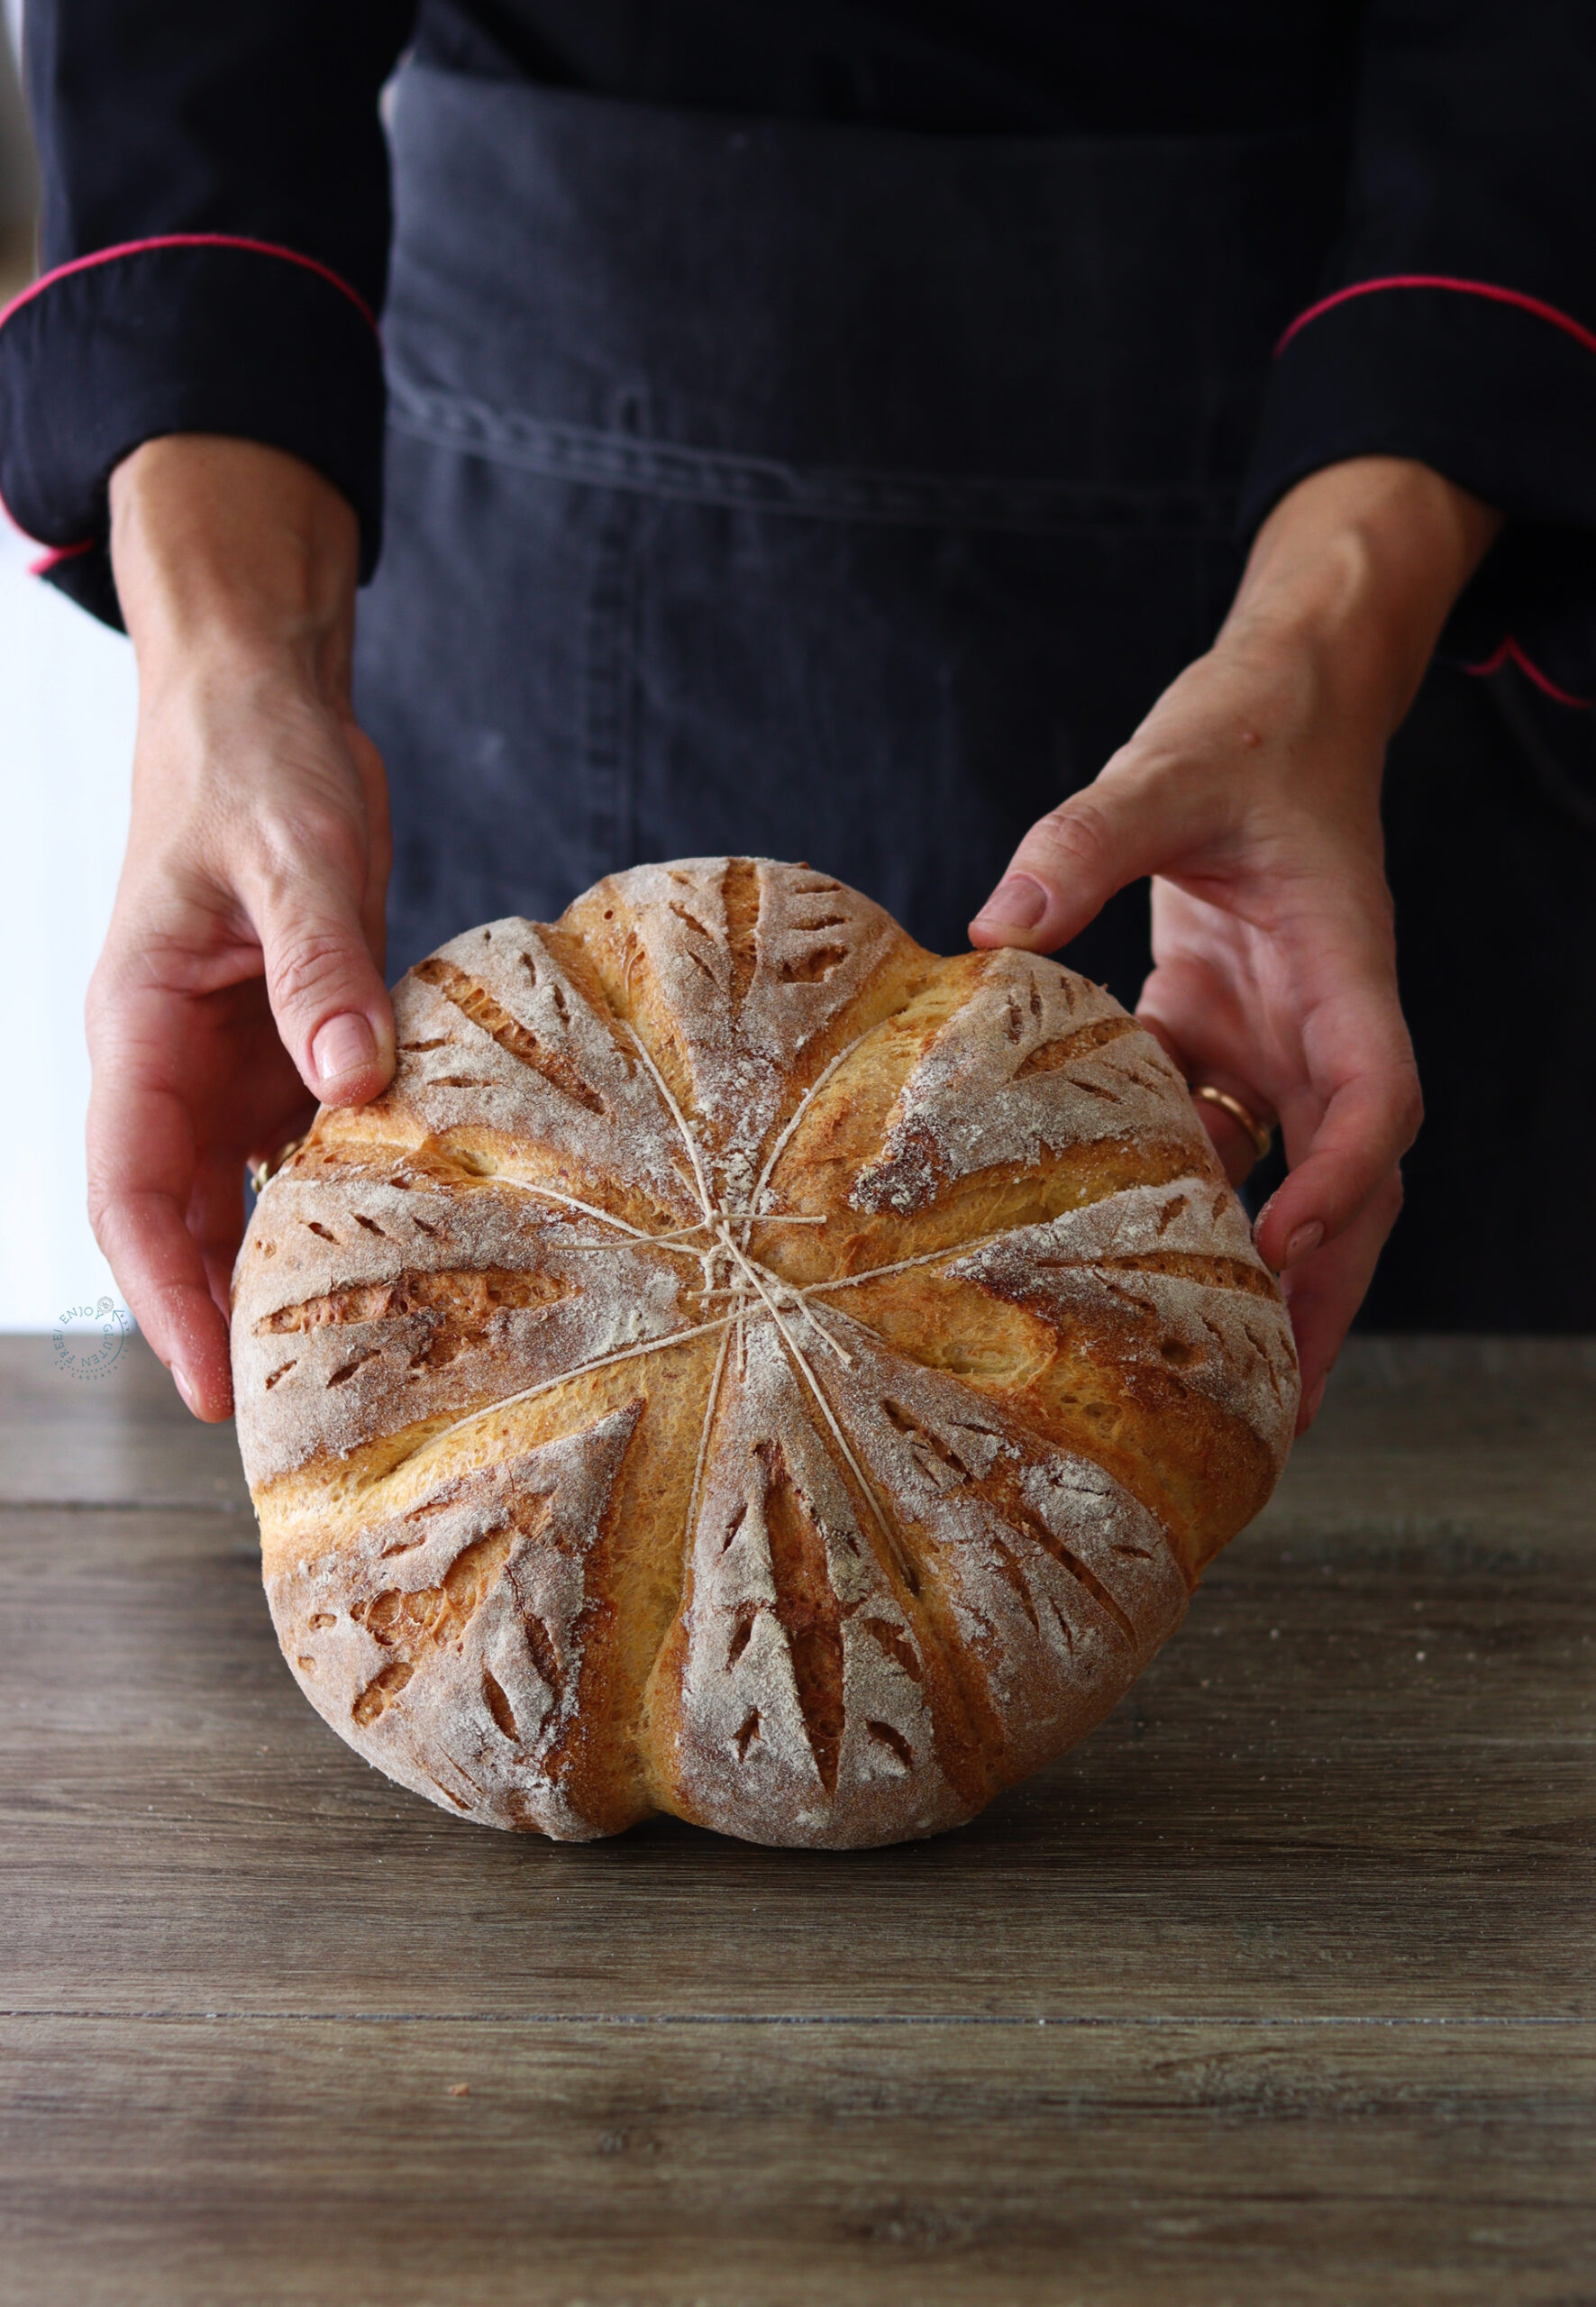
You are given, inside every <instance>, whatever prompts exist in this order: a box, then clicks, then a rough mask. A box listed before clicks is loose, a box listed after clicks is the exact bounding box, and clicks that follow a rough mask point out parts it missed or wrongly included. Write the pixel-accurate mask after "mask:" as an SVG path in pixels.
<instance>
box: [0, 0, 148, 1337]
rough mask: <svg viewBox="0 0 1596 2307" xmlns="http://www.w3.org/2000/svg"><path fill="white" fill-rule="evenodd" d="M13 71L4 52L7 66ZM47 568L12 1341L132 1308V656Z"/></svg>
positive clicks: (31, 659)
mask: <svg viewBox="0 0 1596 2307" xmlns="http://www.w3.org/2000/svg"><path fill="white" fill-rule="evenodd" d="M20 13H21V12H20V9H19V7H18V5H17V0H5V10H4V14H5V32H9V33H10V35H11V37H12V40H13V41H15V38H16V33H17V26H18V19H19V16H20ZM3 38H4V34H3V33H0V39H3ZM6 63H7V59H6V58H5V51H4V49H3V48H0V68H4V67H5V65H6ZM20 101H21V100H20V96H18V93H17V89H16V85H15V82H14V79H12V78H11V76H10V74H9V71H4V70H0V212H3V213H0V233H4V234H5V249H6V257H5V261H6V264H7V265H8V266H13V265H14V264H15V263H16V262H18V261H19V260H21V259H22V256H23V249H24V248H25V233H26V217H27V213H28V209H29V208H30V206H31V205H32V166H31V160H30V158H29V155H28V152H27V150H26V138H25V131H23V127H22V122H21V118H20ZM19 234H21V235H22V236H23V245H22V246H20V247H19V238H18V236H19ZM10 285H11V286H15V285H16V281H15V278H14V279H13V280H12V282H11V284H10ZM37 554H38V548H37V546H34V545H32V544H30V543H28V542H27V541H26V539H24V538H23V537H20V536H18V535H17V533H16V532H15V531H14V529H13V528H12V527H11V526H10V524H8V523H6V522H5V521H4V520H0V825H4V826H5V839H4V841H3V842H0V983H3V984H4V985H5V989H6V995H7V1010H6V1014H7V1017H8V1018H9V1020H10V1023H9V1025H8V1026H7V1028H6V1036H5V1040H6V1053H5V1054H6V1062H5V1102H4V1108H3V1110H0V1212H3V1213H4V1215H3V1216H0V1329H54V1328H55V1327H57V1326H58V1324H59V1321H60V1318H61V1317H62V1315H63V1314H64V1313H66V1312H67V1310H68V1309H69V1308H71V1307H73V1306H80V1305H87V1306H90V1307H92V1306H94V1305H95V1304H96V1303H97V1301H98V1300H99V1299H101V1298H103V1297H109V1298H111V1299H112V1300H113V1301H114V1303H115V1304H120V1303H121V1299H120V1296H119V1294H118V1292H117V1290H116V1285H115V1283H114V1281H113V1280H112V1278H111V1273H110V1270H109V1268H108V1267H107V1266H106V1264H105V1260H104V1259H103V1258H102V1257H101V1255H100V1253H99V1251H98V1249H97V1248H96V1245H95V1240H94V1236H92V1235H91V1234H90V1232H89V1230H88V1220H87V1217H86V1216H85V1214H84V1194H85V1181H84V1166H83V1115H84V1107H85V1105H86V1103H87V1097H88V1060H87V1056H86V1054H85V1052H84V1046H83V996H84V990H85V989H86V987H87V983H88V973H89V971H90V970H91V969H92V968H93V966H94V960H95V955H96V953H97V952H98V951H99V946H100V940H101V938H102V937H103V936H104V935H105V923H106V920H107V918H108V917H109V915H110V911H111V899H112V896H113V894H114V890H115V887H116V872H117V866H118V862H119V860H120V858H121V854H122V844H123V836H124V834H125V832H126V829H127V786H128V766H129V762H130V760H131V758H132V736H133V712H134V679H133V665H132V652H131V650H130V649H129V647H128V644H127V643H126V642H125V641H123V639H122V638H121V637H120V635H118V634H113V633H107V632H106V631H105V628H104V627H103V626H101V625H96V624H95V623H94V621H93V620H92V618H89V617H87V616H84V614H83V612H82V611H81V610H80V609H75V608H73V607H71V606H69V605H68V603H67V602H66V601H64V600H63V599H62V598H61V597H60V596H59V594H58V593H56V592H53V591H52V590H51V589H50V587H49V586H48V585H41V584H40V583H39V582H38V581H37V580H36V579H33V578H32V577H30V576H29V575H28V573H27V569H28V563H29V561H32V560H34V559H36V558H37ZM74 1327H95V1328H97V1327H100V1325H99V1324H97V1323H92V1322H91V1323H88V1324H84V1325H74Z"/></svg>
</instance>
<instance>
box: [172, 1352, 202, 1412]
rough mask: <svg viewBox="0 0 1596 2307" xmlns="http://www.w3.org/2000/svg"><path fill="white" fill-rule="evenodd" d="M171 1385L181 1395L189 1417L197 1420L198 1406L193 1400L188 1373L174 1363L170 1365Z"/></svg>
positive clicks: (180, 1365) (177, 1363)
mask: <svg viewBox="0 0 1596 2307" xmlns="http://www.w3.org/2000/svg"><path fill="white" fill-rule="evenodd" d="M172 1383H173V1385H174V1386H176V1388H177V1389H178V1392H179V1393H180V1394H181V1395H182V1397H183V1401H184V1406H185V1408H186V1409H187V1411H188V1414H189V1416H190V1417H191V1418H197V1417H198V1416H199V1405H198V1403H197V1402H196V1400H195V1399H194V1389H193V1387H192V1386H191V1385H190V1384H189V1382H188V1373H187V1371H186V1370H185V1369H184V1367H183V1365H182V1363H180V1362H174V1363H173V1364H172Z"/></svg>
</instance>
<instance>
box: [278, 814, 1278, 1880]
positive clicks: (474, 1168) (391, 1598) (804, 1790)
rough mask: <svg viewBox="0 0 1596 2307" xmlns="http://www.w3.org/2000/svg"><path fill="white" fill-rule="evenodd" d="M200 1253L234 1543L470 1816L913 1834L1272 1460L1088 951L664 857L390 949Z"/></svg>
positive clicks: (1045, 1709) (365, 1720)
mask: <svg viewBox="0 0 1596 2307" xmlns="http://www.w3.org/2000/svg"><path fill="white" fill-rule="evenodd" d="M395 1013H396V1016H397V1021H398V1068H397V1072H396V1074H395V1076H394V1080H393V1083H392V1086H391V1087H390V1089H389V1090H388V1093H387V1094H386V1096H384V1097H382V1098H380V1099H378V1101H377V1103H376V1104H374V1105H371V1106H368V1107H366V1108H364V1109H363V1110H361V1111H359V1112H341V1113H332V1112H326V1111H324V1112H322V1113H321V1114H319V1115H318V1117H317V1118H316V1122H315V1127H314V1128H313V1130H312V1131H311V1134H310V1136H309V1138H308V1139H307V1140H306V1143H305V1144H304V1145H303V1146H302V1148H301V1149H300V1150H299V1151H298V1152H296V1153H294V1154H293V1155H292V1157H291V1158H290V1159H289V1160H288V1161H287V1163H286V1164H285V1165H284V1166H283V1167H282V1168H281V1169H280V1170H279V1171H278V1174H277V1175H276V1176H275V1177H274V1178H272V1180H271V1181H270V1182H269V1184H268V1185H267V1187H266V1188H265V1190H264V1191H263V1193H262V1195H261V1197H260V1203H259V1205H258V1207H257V1208H256V1211H255V1214H254V1217H253V1219H252V1220H251V1226H250V1229H249V1234H248V1236H247V1238H246V1240H245V1242H244V1245H243V1249H242V1253H241V1255H240V1258H239V1263H238V1269H237V1274H236V1277H235V1285H234V1295H233V1372H234V1382H235V1387H236V1392H237V1401H238V1422H239V1433H240V1438H241V1441H242V1447H243V1455H244V1464H245V1468H246V1471H247V1473H248V1475H249V1479H250V1486H251V1491H252V1493H253V1496H254V1500H255V1504H256V1508H257V1509H258V1511H259V1514H260V1529H261V1542H262V1547H263V1551H264V1566H265V1576H266V1587H267V1592H268V1594H269V1597H270V1602H271V1610H272V1615H273V1618H274V1619H275V1620H276V1624H277V1629H278V1637H279V1638H280V1640H281V1642H282V1646H283V1650H284V1653H285V1655H287V1660H288V1663H289V1664H290V1666H291V1667H292V1669H293V1671H294V1673H295V1674H296V1677H297V1679H298V1681H299V1684H300V1687H301V1688H302V1690H303V1691H304V1692H305V1694H306V1697H307V1698H308V1699H309V1700H310V1701H311V1703H312V1705H313V1706H315V1708H316V1709H317V1710H318V1711H319V1712H320V1713H322V1714H323V1715H324V1716H325V1718H326V1719H327V1720H328V1721H329V1722H330V1723H331V1724H332V1726H333V1728H334V1729H335V1730H336V1731H338V1732H339V1734H340V1736H341V1737H344V1738H346V1739H348V1740H349V1742H350V1744H351V1746H354V1747H355V1748H356V1749H357V1750H358V1751H359V1752H360V1754H361V1755H365V1757H366V1758H367V1760H368V1761H369V1762H371V1763H373V1764H376V1765H377V1767H378V1769H380V1770H383V1771H386V1772H387V1773H388V1774H389V1776H390V1777H393V1778H397V1779H398V1780H400V1781H401V1782H402V1783H404V1784H405V1785H406V1786H409V1787H413V1788H415V1791H416V1792H418V1793H421V1794H424V1795H427V1796H429V1797H430V1798H431V1799H432V1800H433V1801H436V1802H440V1803H442V1804H443V1805H445V1806H446V1807H447V1808H448V1809H449V1810H455V1811H458V1812H460V1813H461V1815H462V1816H463V1817H467V1818H471V1819H479V1820H480V1821H482V1822H483V1823H484V1824H485V1825H490V1826H500V1827H522V1828H534V1829H536V1830H537V1831H539V1832H541V1833H543V1834H548V1835H555V1836H559V1837H565V1838H580V1837H590V1836H595V1835H606V1834H614V1833H616V1832H617V1831H618V1830H619V1829H621V1828H625V1827H626V1826H629V1825H631V1824H632V1823H633V1822H634V1820H636V1819H642V1818H644V1817H646V1816H647V1815H648V1814H649V1813H650V1812H651V1811H654V1810H669V1811H674V1812H675V1813H676V1814H677V1816H678V1817H679V1818H683V1819H696V1820H697V1821H698V1823H700V1824H701V1825H704V1826H707V1827H715V1828H720V1829H721V1830H722V1831H723V1832H725V1833H727V1834H734V1835H741V1836H744V1837H748V1838H749V1839H751V1840H753V1841H757V1842H768V1843H792V1844H816V1845H823V1846H833V1847H838V1846H849V1845H859V1844H869V1843H883V1842H891V1841H895V1840H897V1839H899V1838H900V1837H907V1836H912V1835H926V1834H931V1833H934V1832H935V1830H936V1829H937V1828H943V1827H949V1826H953V1825H954V1824H956V1823H957V1822H958V1821H959V1820H961V1819H968V1818H969V1817H970V1816H971V1813H972V1812H974V1811H976V1810H980V1807H981V1805H982V1804H983V1803H984V1802H987V1801H990V1799H991V1797H992V1796H993V1795H994V1794H995V1793H997V1792H999V1789H1000V1788H1002V1787H1005V1786H1008V1785H1010V1784H1011V1783H1013V1782H1014V1781H1015V1780H1016V1779H1018V1778H1021V1777H1023V1776H1024V1775H1025V1774H1026V1772H1028V1771H1033V1770H1035V1769H1036V1768H1037V1767H1038V1766H1039V1765H1040V1764H1043V1763H1045V1762H1048V1761H1050V1760H1051V1759H1052V1758H1053V1756H1054V1755H1057V1754H1059V1753H1060V1752H1061V1751H1062V1749H1063V1748H1064V1747H1066V1746H1069V1745H1071V1743H1072V1741H1073V1740H1075V1739H1077V1738H1079V1737H1081V1734H1082V1733H1083V1732H1084V1731H1086V1730H1088V1729H1090V1727H1091V1726H1092V1724H1093V1723H1095V1722H1097V1721H1098V1720H1099V1719H1100V1718H1101V1717H1102V1716H1103V1715H1104V1714H1105V1713H1106V1712H1107V1711H1108V1709H1109V1708H1110V1707H1111V1706H1112V1705H1113V1704H1114V1702H1115V1701H1116V1700H1117V1699H1118V1698H1119V1697H1120V1696H1121V1694H1122V1693H1123V1692H1124V1691H1126V1688H1127V1687H1128V1686H1129V1684H1130V1683H1131V1682H1133V1681H1134V1680H1135V1676H1136V1675H1137V1674H1138V1673H1140V1672H1141V1670H1142V1668H1143V1667H1144V1666H1145V1664H1146V1663H1147V1661H1148V1660H1149V1659H1150V1658H1151V1657H1152V1655H1153V1654H1154V1651H1155V1650H1156V1649H1157V1648H1158V1646H1159V1645H1160V1644H1161V1643H1162V1642H1163V1640H1164V1638H1165V1637H1166V1636H1168V1635H1169V1634H1170V1633H1172V1631H1173V1629H1174V1628H1175V1627H1177V1626H1178V1625H1179V1624H1180V1621H1181V1616H1182V1613H1183V1612H1184V1610H1185V1608H1186V1602H1187V1598H1188V1596H1189V1594H1190V1591H1191V1589H1192V1587H1193V1585H1194V1584H1195V1582H1196V1581H1197V1579H1198V1577H1199V1575H1200V1573H1201V1572H1202V1569H1203V1566H1204V1564H1206V1563H1208V1561H1209V1560H1210V1559H1211V1557H1212V1556H1213V1555H1214V1554H1215V1553H1216V1552H1217V1551H1218V1548H1219V1547H1220V1546H1223V1545H1224V1544H1225V1542H1226V1540H1227V1538H1229V1537H1231V1536H1233V1535H1234V1534H1235V1532H1236V1531H1237V1530H1238V1529H1240V1527H1242V1525H1243V1523H1245V1521H1246V1520H1247V1519H1248V1518H1249V1517H1250V1516H1252V1515H1254V1514H1255V1513H1256V1512H1257V1510H1258V1509H1259V1508H1260V1507H1261V1506H1262V1505H1263V1501H1264V1500H1265V1499H1266V1498H1267V1497H1268V1495H1269V1493H1270V1491H1271V1489H1272V1486H1273V1484H1274V1482H1275V1479H1276V1477H1277V1475H1278V1474H1279V1472H1280V1469H1281V1464H1282V1463H1283V1461H1284V1458H1285V1454H1286V1450H1287V1447H1288V1444H1289V1438H1290V1434H1291V1431H1292V1426H1293V1422H1294V1418H1295V1412H1296V1408H1297V1392H1298V1383H1297V1367H1296V1361H1295V1357H1294V1354H1293V1351H1292V1345H1291V1333H1290V1325H1289V1323H1288V1321H1287V1318H1286V1313H1285V1309H1284V1307H1283V1306H1282V1304H1281V1297H1280V1293H1279V1291H1278V1290H1277V1289H1276V1287H1275V1283H1274V1281H1273V1280H1272V1276H1271V1275H1270V1273H1269V1272H1268V1271H1267V1270H1266V1269H1265V1267H1264V1266H1263V1264H1262V1263H1260V1261H1259V1258H1258V1256H1257V1254H1256V1252H1255V1251H1254V1247H1253V1243H1252V1237H1251V1234H1250V1231H1249V1229H1248V1226H1247V1223H1246V1220H1245V1217H1244V1216H1243V1214H1242V1211H1241V1209H1240V1208H1239V1207H1238V1205H1237V1203H1236V1198H1235V1196H1234V1195H1233V1193H1232V1192H1231V1190H1230V1188H1229V1187H1228V1185H1227V1183H1226V1182H1225V1179H1224V1177H1223V1175H1222V1173H1221V1172H1220V1170H1219V1168H1218V1164H1217V1163H1216V1162H1215V1160H1214V1157H1213V1155H1212V1153H1211V1152H1210V1149H1209V1144H1208V1137H1207V1135H1206V1134H1205V1133H1204V1131H1203V1129H1202V1127H1201V1125H1200V1124H1199V1121H1198V1119H1197V1117H1196V1115H1195V1113H1194V1111H1193V1108H1192V1106H1191V1103H1190V1099H1189V1098H1188V1096H1187V1094H1186V1090H1185V1088H1184V1086H1183V1084H1182V1083H1181V1079H1180V1076H1179V1075H1178V1073H1177V1072H1176V1071H1174V1069H1173V1067H1172V1065H1171V1064H1170V1062H1169V1061H1168V1059H1167V1058H1166V1057H1165V1056H1164V1054H1163V1051H1162V1050H1161V1049H1160V1048H1159V1046H1158V1044H1157V1043H1156V1042H1155V1041H1154V1040H1153V1039H1152V1038H1151V1037H1150V1036H1149V1035H1147V1034H1146V1033H1145V1032H1144V1031H1143V1030H1142V1029H1141V1028H1140V1027H1139V1026H1137V1025H1136V1024H1135V1021H1134V1020H1133V1019H1132V1018H1130V1017H1127V1016H1126V1014H1125V1012H1124V1011H1123V1010H1122V1009H1120V1008H1118V1007H1117V1004H1116V1003H1115V1002H1113V1001H1112V1000H1110V999H1109V998H1108V995H1107V994H1105V993H1104V992H1102V991H1101V990H1100V989H1099V988H1098V987H1097V986H1095V985H1092V984H1090V982H1089V981H1088V980H1085V979H1084V978H1081V977H1077V976H1074V975H1072V973H1071V972H1070V971H1068V970H1065V969H1062V968H1060V967H1059V965H1058V964H1057V963H1056V962H1051V961H1044V960H1039V959H1037V958H1036V957H1035V955H1033V954H1029V953H962V954H960V955H959V956H957V957H956V958H955V959H953V960H951V961H942V960H938V959H937V958H936V956H935V955H934V954H932V953H926V952H925V951H924V950H923V949H922V948H921V947H920V946H918V945H917V944H914V943H913V941H912V940H911V939H909V938H908V937H907V936H906V935H904V934H903V932H902V931H901V930H900V929H898V926H896V924H895V923H894V922H893V921H892V920H891V919H890V918H889V916H888V915H886V914H885V913H883V912H882V911H881V909H880V907H879V906H876V905H872V904H871V902H870V901H869V900H868V899H867V898H862V897H861V896H859V895H858V894H857V893H856V892H855V891H854V890H852V889H844V888H843V887H842V886H841V885H840V884H839V883H837V882H835V881H834V880H828V879H827V878H826V876H825V874H823V873H819V872H815V871H810V870H809V869H808V868H807V867H806V866H801V865H800V866H795V865H780V864H772V863H770V862H766V861H764V860H762V859H749V858H741V857H733V858H725V857H716V858H689V859H684V860H683V861H681V862H679V863H677V864H671V865H652V866H646V867H640V868H639V869H638V870H637V871H633V872H628V873H620V874H616V876H615V877H614V878H613V879H611V880H606V881H601V882H600V883H599V884H598V885H597V888H596V889H591V890H589V891H588V894H587V895H586V896H585V897H583V898H579V899H578V900H577V902H576V903H575V904H574V905H573V906H572V907H570V911H569V912H568V913H566V914H565V915H564V916H563V917H562V918H561V920H560V921H559V922H557V923H556V924H555V925H554V926H552V927H546V926H540V925H539V924H537V923H534V922H530V921H519V920H508V921H496V922H492V923H490V924H489V925H488V926H487V927H485V928H480V929H473V930H471V931H470V932H469V933H468V934H467V935H464V936H462V937H457V938H455V939H454V940H453V941H452V943H451V944H447V945H445V946H443V947H442V949H441V950H440V951H439V952H438V953H434V954H433V956H432V957H431V958H430V959H429V960H427V961H424V962H421V963H420V964H419V965H418V966H417V967H416V968H415V969H414V970H412V971H410V972H409V974H408V975H407V976H406V978H405V979H404V980H403V981H402V982H401V984H400V985H399V988H398V990H397V994H396V996H395Z"/></svg>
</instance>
